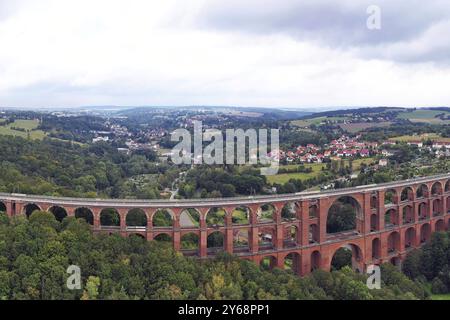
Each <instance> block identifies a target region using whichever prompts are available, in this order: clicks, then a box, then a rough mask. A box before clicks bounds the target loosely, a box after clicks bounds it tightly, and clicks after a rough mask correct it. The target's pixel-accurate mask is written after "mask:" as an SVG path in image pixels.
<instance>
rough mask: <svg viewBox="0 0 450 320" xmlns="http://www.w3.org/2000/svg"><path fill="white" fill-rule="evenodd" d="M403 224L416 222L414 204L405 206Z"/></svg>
mask: <svg viewBox="0 0 450 320" xmlns="http://www.w3.org/2000/svg"><path fill="white" fill-rule="evenodd" d="M402 211H403V212H402V213H403V214H402V216H403V224H410V223H414V222H415V221H414V209H413V207H412V206H405V207H403V210H402Z"/></svg>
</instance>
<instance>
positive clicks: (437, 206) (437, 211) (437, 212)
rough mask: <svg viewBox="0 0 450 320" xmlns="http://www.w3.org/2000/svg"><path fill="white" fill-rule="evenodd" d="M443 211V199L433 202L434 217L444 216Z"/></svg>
mask: <svg viewBox="0 0 450 320" xmlns="http://www.w3.org/2000/svg"><path fill="white" fill-rule="evenodd" d="M442 209H443V208H442V201H441V199H435V200H433V217H437V216H442V215H443V214H444V213H443V212H442Z"/></svg>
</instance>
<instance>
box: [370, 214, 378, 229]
mask: <svg viewBox="0 0 450 320" xmlns="http://www.w3.org/2000/svg"><path fill="white" fill-rule="evenodd" d="M379 229H380V226H379V221H378V215H377V214H376V213H374V214H371V215H370V232H374V231H377V230H379Z"/></svg>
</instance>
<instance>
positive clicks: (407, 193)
mask: <svg viewBox="0 0 450 320" xmlns="http://www.w3.org/2000/svg"><path fill="white" fill-rule="evenodd" d="M413 200H414V192H413V190H412V188H410V187H406V188H404V189H403V190H402V194H401V196H400V201H413Z"/></svg>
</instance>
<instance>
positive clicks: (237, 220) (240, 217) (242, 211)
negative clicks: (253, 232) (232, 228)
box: [231, 207, 250, 225]
mask: <svg viewBox="0 0 450 320" xmlns="http://www.w3.org/2000/svg"><path fill="white" fill-rule="evenodd" d="M231 222H232V223H233V224H235V225H244V224H249V223H250V209H249V208H247V207H237V208H236V209H234V210H233V212H232V213H231Z"/></svg>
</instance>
